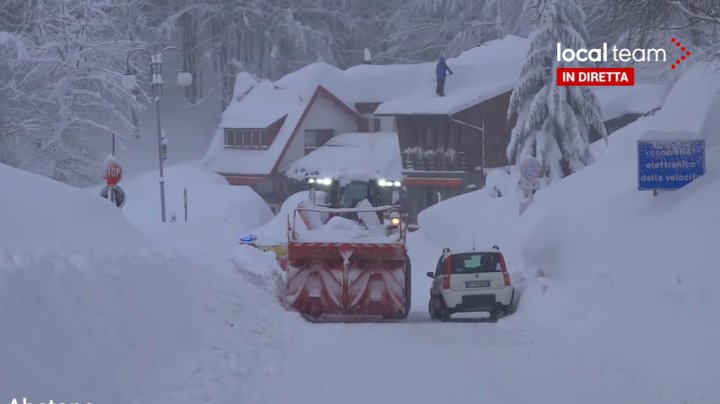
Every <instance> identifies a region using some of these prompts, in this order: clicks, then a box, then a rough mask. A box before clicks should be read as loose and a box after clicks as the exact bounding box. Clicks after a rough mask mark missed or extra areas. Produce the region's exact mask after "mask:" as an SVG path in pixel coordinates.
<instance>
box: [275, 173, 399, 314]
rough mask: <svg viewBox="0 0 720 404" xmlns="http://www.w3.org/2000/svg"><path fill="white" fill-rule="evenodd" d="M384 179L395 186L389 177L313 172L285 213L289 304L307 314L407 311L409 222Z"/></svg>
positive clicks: (396, 312) (391, 185) (392, 312)
mask: <svg viewBox="0 0 720 404" xmlns="http://www.w3.org/2000/svg"><path fill="white" fill-rule="evenodd" d="M318 181H319V182H318ZM388 183H389V184H390V185H389V187H393V186H395V182H394V181H391V182H388V181H384V182H380V181H377V180H369V181H345V182H344V181H341V180H338V179H328V178H319V179H315V181H314V182H311V185H312V187H311V190H310V199H308V200H305V201H303V202H300V203H299V204H298V207H297V208H296V209H295V211H294V214H293V215H292V216H291V217H288V244H287V258H288V261H287V272H286V285H287V304H288V306H289V307H291V308H292V309H294V310H295V311H297V312H299V313H300V314H301V315H302V316H303V317H305V318H306V319H307V320H309V321H313V322H321V321H342V322H349V321H393V320H399V319H404V318H406V317H407V315H408V312H409V310H410V303H411V296H410V289H411V288H410V281H411V275H410V273H411V268H410V260H409V258H408V256H407V248H406V244H405V236H406V226H405V224H404V223H403V221H402V220H401V215H400V209H399V206H398V205H395V204H383V202H384V201H385V200H386V198H385V196H384V195H394V193H386V192H383V191H384V190H382V189H381V188H383V187H386V188H388ZM380 184H384V185H380ZM398 195H399V194H398ZM394 199H395V200H397V198H394Z"/></svg>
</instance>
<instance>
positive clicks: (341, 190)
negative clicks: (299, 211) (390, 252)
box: [308, 177, 402, 220]
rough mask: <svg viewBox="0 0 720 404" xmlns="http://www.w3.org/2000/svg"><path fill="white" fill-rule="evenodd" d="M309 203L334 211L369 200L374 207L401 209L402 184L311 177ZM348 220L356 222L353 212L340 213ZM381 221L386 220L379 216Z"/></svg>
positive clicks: (375, 180) (388, 181)
mask: <svg viewBox="0 0 720 404" xmlns="http://www.w3.org/2000/svg"><path fill="white" fill-rule="evenodd" d="M308 185H309V186H310V200H311V201H312V202H313V204H314V205H316V206H323V207H327V208H332V209H347V208H355V207H357V204H358V203H359V202H360V201H363V200H367V201H368V202H369V203H370V205H371V206H373V207H380V206H398V205H399V204H400V187H401V185H402V183H401V182H400V181H390V180H386V179H370V180H368V181H357V180H342V179H338V178H329V177H322V178H309V179H308ZM340 215H341V216H343V217H346V218H348V219H356V215H355V214H354V213H353V212H344V213H340ZM379 219H381V220H382V219H383V218H382V217H379Z"/></svg>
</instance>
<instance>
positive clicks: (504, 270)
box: [500, 254, 510, 286]
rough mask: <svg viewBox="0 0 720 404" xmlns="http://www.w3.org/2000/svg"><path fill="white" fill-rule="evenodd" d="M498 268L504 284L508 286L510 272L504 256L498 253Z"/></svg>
mask: <svg viewBox="0 0 720 404" xmlns="http://www.w3.org/2000/svg"><path fill="white" fill-rule="evenodd" d="M500 268H501V269H502V274H503V281H505V286H510V274H509V273H508V270H507V265H505V257H503V255H502V254H500Z"/></svg>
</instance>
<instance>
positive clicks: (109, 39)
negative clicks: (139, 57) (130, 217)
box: [10, 0, 135, 184]
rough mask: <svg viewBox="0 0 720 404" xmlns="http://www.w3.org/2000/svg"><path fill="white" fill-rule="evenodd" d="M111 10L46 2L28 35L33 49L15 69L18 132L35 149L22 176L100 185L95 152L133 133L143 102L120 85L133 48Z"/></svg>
mask: <svg viewBox="0 0 720 404" xmlns="http://www.w3.org/2000/svg"><path fill="white" fill-rule="evenodd" d="M107 7H109V6H108V4H107V3H103V2H95V1H92V0H79V1H76V0H46V1H44V2H41V3H40V4H37V5H36V7H35V8H34V9H33V10H32V19H33V21H34V24H33V25H32V26H31V29H28V31H27V32H26V33H25V37H26V38H27V40H28V42H29V43H31V44H32V48H29V49H28V52H27V53H28V55H27V56H26V57H25V58H24V59H23V60H22V66H21V67H19V68H17V69H15V73H16V74H15V77H13V85H12V86H11V88H10V89H11V90H12V92H13V94H14V100H15V102H16V103H17V105H16V107H15V108H16V111H17V116H16V117H15V118H14V127H13V130H14V131H15V133H17V134H18V136H20V137H21V138H22V139H23V141H24V142H25V143H26V144H30V145H31V148H30V150H28V151H27V154H26V155H25V156H24V159H23V162H22V168H25V169H28V170H32V171H35V172H38V173H42V174H45V175H47V176H48V177H51V178H54V179H56V180H59V181H64V182H69V183H75V184H82V183H87V181H89V180H91V179H92V180H94V179H96V178H97V176H98V173H99V167H100V160H99V158H100V155H99V154H98V153H96V152H95V150H94V148H93V146H94V144H96V143H95V142H96V141H97V140H100V139H98V138H99V137H101V138H104V139H102V140H107V139H108V138H109V136H110V134H111V133H112V132H113V131H114V129H115V128H119V127H123V126H124V127H125V128H127V129H129V130H131V129H132V127H133V125H132V122H131V121H130V119H129V117H130V116H131V107H132V106H133V105H134V103H135V100H134V98H133V97H132V95H131V94H130V93H128V92H127V91H126V90H125V89H124V88H123V87H122V86H121V84H120V78H121V75H122V70H123V67H124V64H125V55H126V54H127V51H128V46H129V45H130V42H129V41H127V40H125V39H124V38H122V37H121V33H119V32H117V31H116V30H115V29H114V24H115V23H116V21H115V20H114V19H113V18H111V17H110V15H109V10H108V9H107Z"/></svg>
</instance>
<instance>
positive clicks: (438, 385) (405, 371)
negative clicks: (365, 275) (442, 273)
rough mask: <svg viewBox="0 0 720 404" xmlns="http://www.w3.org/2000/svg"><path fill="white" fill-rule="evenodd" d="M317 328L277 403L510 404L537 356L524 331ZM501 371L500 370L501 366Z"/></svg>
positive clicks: (414, 321)
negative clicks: (526, 365) (521, 372)
mask: <svg viewBox="0 0 720 404" xmlns="http://www.w3.org/2000/svg"><path fill="white" fill-rule="evenodd" d="M425 317H426V316H424V315H423V313H414V316H413V317H412V318H410V319H408V322H404V323H394V324H393V323H390V324H388V323H384V324H312V325H308V326H307V327H304V328H303V329H302V331H301V332H300V333H299V334H298V336H297V338H298V342H297V349H295V351H294V353H293V354H292V355H291V357H290V358H288V359H289V363H290V366H289V367H288V368H287V370H286V374H285V376H284V380H283V382H282V383H279V385H278V389H277V390H276V392H277V396H275V397H273V398H272V399H271V400H269V401H268V402H274V403H315V404H325V403H327V404H330V403H339V402H342V403H346V404H355V403H357V404H367V403H413V404H420V403H439V402H442V403H466V402H468V401H473V400H478V402H495V403H498V402H505V401H503V398H504V397H506V395H507V390H508V388H509V387H511V385H512V381H513V380H514V379H515V378H516V376H517V373H518V369H514V368H513V367H507V366H502V365H501V364H503V363H521V360H522V359H523V358H526V357H528V356H529V355H530V354H531V353H532V346H531V345H532V342H533V341H532V339H531V338H529V337H528V336H526V335H523V333H522V332H518V331H513V330H510V329H506V328H505V327H498V326H497V325H492V324H483V323H477V322H473V323H457V324H441V323H430V322H429V320H426V318H425ZM498 365H500V366H498Z"/></svg>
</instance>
